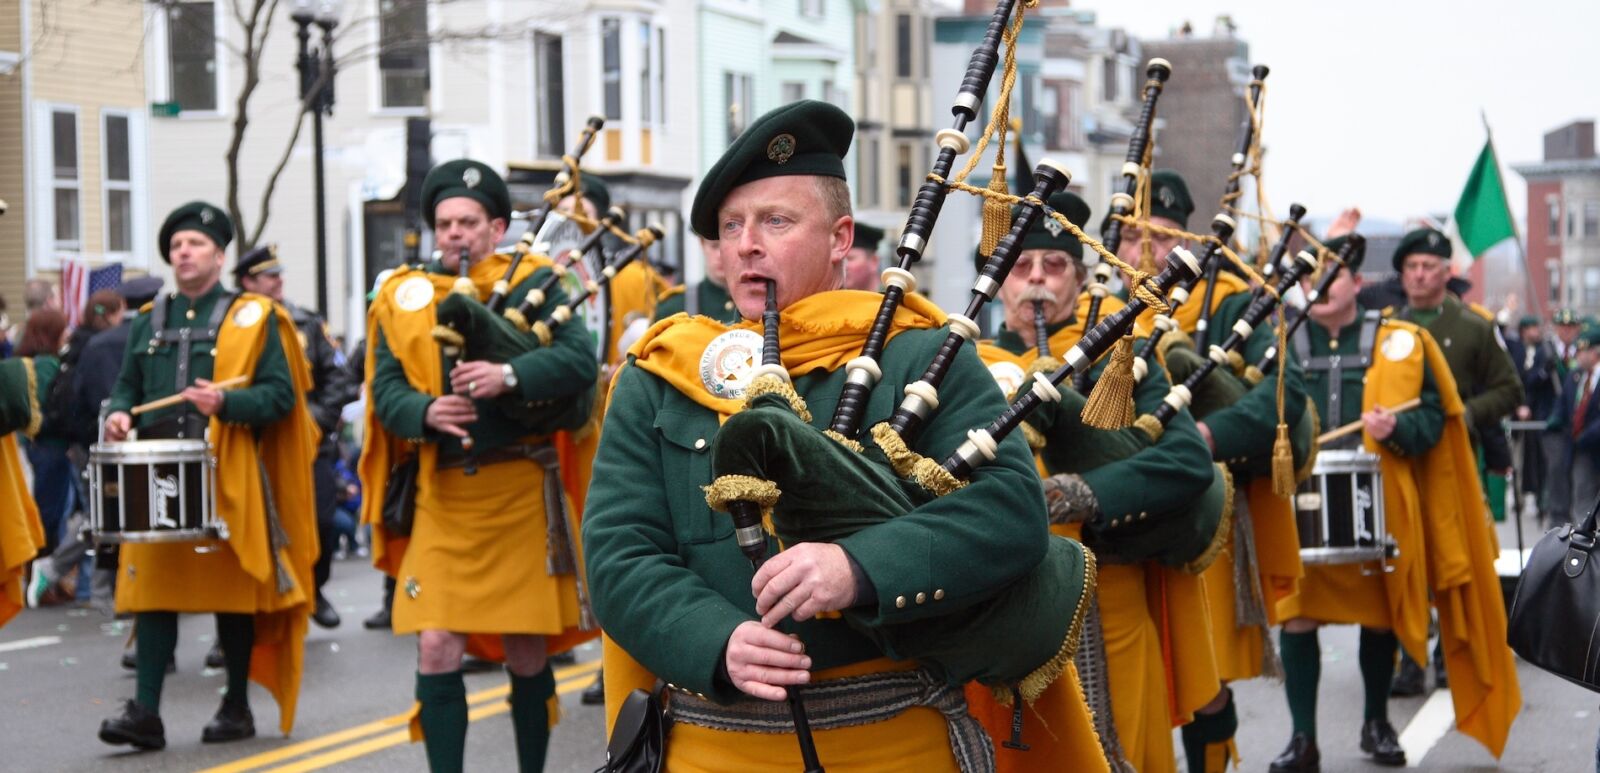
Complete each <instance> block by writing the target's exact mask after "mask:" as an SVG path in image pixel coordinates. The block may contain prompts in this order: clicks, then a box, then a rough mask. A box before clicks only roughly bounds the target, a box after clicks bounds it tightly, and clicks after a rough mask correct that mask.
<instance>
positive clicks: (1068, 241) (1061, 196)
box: [973, 191, 1090, 271]
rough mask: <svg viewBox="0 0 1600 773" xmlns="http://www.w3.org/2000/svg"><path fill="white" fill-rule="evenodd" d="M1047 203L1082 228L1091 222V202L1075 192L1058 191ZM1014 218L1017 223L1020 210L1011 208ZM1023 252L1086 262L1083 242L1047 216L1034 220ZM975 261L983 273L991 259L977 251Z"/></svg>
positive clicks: (1023, 238)
mask: <svg viewBox="0 0 1600 773" xmlns="http://www.w3.org/2000/svg"><path fill="white" fill-rule="evenodd" d="M1045 203H1046V204H1048V205H1049V206H1050V208H1051V209H1053V210H1055V211H1057V212H1060V213H1061V214H1063V215H1066V216H1067V219H1068V220H1071V221H1072V224H1073V225H1075V226H1077V227H1079V228H1083V227H1084V224H1085V223H1087V222H1089V214H1090V210H1089V202H1086V201H1084V200H1083V197H1082V196H1079V195H1078V194H1076V193H1073V192H1072V191H1057V192H1056V193H1054V194H1051V196H1050V198H1049V200H1048V201H1046V202H1045ZM1011 217H1012V219H1013V220H1014V219H1016V217H1017V208H1016V207H1012V208H1011ZM1019 250H1060V251H1062V252H1065V253H1067V254H1068V255H1071V256H1072V259H1073V260H1077V261H1082V260H1083V242H1080V241H1078V237H1076V236H1073V235H1072V232H1071V231H1068V230H1067V229H1066V228H1064V227H1062V225H1061V224H1060V223H1057V222H1056V220H1055V218H1053V217H1048V216H1045V215H1040V216H1039V219H1038V220H1035V221H1033V227H1032V228H1029V229H1028V232H1027V233H1026V234H1023V236H1022V244H1021V246H1020V247H1019ZM973 259H974V260H975V261H976V262H977V267H978V270H979V271H982V270H983V264H984V262H985V261H987V260H988V258H986V257H984V256H983V255H980V254H978V253H977V251H976V250H974V251H973Z"/></svg>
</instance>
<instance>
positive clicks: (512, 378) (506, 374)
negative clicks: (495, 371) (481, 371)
mask: <svg viewBox="0 0 1600 773" xmlns="http://www.w3.org/2000/svg"><path fill="white" fill-rule="evenodd" d="M500 376H501V381H503V382H505V385H506V389H516V388H517V371H516V370H514V369H513V368H512V367H511V364H510V363H506V364H505V365H501V366H500Z"/></svg>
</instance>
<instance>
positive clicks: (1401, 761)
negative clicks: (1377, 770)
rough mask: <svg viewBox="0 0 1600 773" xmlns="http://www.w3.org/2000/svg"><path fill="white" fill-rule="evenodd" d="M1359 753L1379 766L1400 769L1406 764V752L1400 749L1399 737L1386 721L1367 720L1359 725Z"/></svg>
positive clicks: (1392, 726)
mask: <svg viewBox="0 0 1600 773" xmlns="http://www.w3.org/2000/svg"><path fill="white" fill-rule="evenodd" d="M1361 751H1364V752H1366V753H1367V754H1368V755H1370V756H1371V757H1372V761H1373V762H1376V763H1378V764H1379V765H1387V766H1388V767H1391V768H1400V767H1405V764H1406V750H1405V749H1402V748H1400V736H1399V734H1398V733H1396V732H1395V731H1394V725H1391V724H1389V720H1387V719H1369V720H1367V721H1366V722H1363V723H1362V724H1361Z"/></svg>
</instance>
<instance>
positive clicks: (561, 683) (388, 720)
mask: <svg viewBox="0 0 1600 773" xmlns="http://www.w3.org/2000/svg"><path fill="white" fill-rule="evenodd" d="M599 670H600V662H599V661H591V662H589V663H581V664H578V665H575V666H568V667H566V668H559V669H556V672H555V676H556V680H557V683H558V687H557V689H556V692H557V693H558V694H561V695H565V694H567V693H569V692H571V691H573V690H576V689H579V688H581V687H587V686H588V685H589V682H590V680H589V679H587V678H585V677H588V676H589V675H591V674H593V673H595V672H597V671H599ZM510 693H511V685H510V684H509V683H508V684H502V685H498V686H495V687H490V688H486V689H483V690H479V691H477V692H475V693H471V694H469V695H467V704H468V705H469V706H478V705H479V704H484V703H489V704H490V705H489V706H485V707H480V708H474V709H472V710H470V711H469V712H468V714H467V717H468V720H469V721H470V720H476V719H478V718H479V717H480V716H491V715H492V714H498V713H501V712H503V711H506V710H507V708H508V707H507V706H506V704H504V703H494V701H496V700H498V699H502V698H505V697H506V696H507V695H510ZM496 707H498V710H496V711H493V712H491V713H488V714H479V713H477V712H479V711H481V710H483V709H485V708H490V709H492V708H496ZM410 716H411V712H409V711H407V712H404V713H401V714H394V715H392V716H387V717H384V718H382V719H378V720H374V721H372V722H368V723H366V724H363V725H357V726H355V727H350V728H346V729H344V730H338V731H335V732H332V733H328V734H326V735H321V736H317V737H316V738H311V739H307V740H305V741H301V742H299V743H296V744H291V745H289V746H285V747H283V748H281V749H273V750H272V751H268V752H262V753H261V754H256V755H253V756H250V757H245V758H243V759H239V760H234V761H233V762H229V763H226V764H223V765H219V766H217V767H214V768H207V769H206V770H204V771H201V773H245V771H251V770H256V769H258V768H262V767H264V766H267V765H271V764H272V763H275V762H282V761H284V760H289V759H293V758H295V757H299V756H301V755H303V754H310V753H311V752H315V751H319V750H322V749H326V748H328V747H330V746H338V745H339V744H342V743H346V742H349V741H353V740H356V739H358V738H363V737H365V736H369V735H373V734H374V733H380V732H382V731H384V730H392V729H393V728H397V727H398V728H402V729H401V730H399V731H398V733H390V734H388V735H384V736H380V737H379V738H378V739H373V740H383V739H387V738H389V737H390V736H398V737H399V738H400V740H402V741H403V740H406V738H407V737H408V733H409V730H408V729H406V724H407V720H408V719H409V718H410ZM373 740H368V741H366V742H364V743H361V744H355V745H353V746H351V747H348V748H351V749H354V748H361V747H366V746H369V745H371V744H372V743H373ZM394 743H398V741H396V742H394ZM394 743H386V744H383V745H380V746H375V747H372V748H370V749H367V750H366V751H363V752H361V754H368V753H371V752H372V751H376V750H377V749H382V748H386V747H388V746H393V745H394ZM344 751H345V749H338V750H335V751H334V752H330V753H329V754H338V753H341V752H344ZM321 756H327V755H319V757H318V758H320V757H321ZM352 756H359V755H352ZM318 758H312V759H318ZM340 759H349V757H341V758H340ZM309 761H310V760H306V762H309ZM337 761H339V760H331V761H329V762H326V763H323V764H324V765H330V764H333V762H337ZM301 769H302V768H294V767H291V768H282V770H301ZM307 769H309V768H307Z"/></svg>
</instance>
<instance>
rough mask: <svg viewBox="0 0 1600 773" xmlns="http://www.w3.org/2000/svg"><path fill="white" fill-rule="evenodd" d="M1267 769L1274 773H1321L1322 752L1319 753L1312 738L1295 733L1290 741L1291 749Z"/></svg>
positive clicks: (1284, 751)
mask: <svg viewBox="0 0 1600 773" xmlns="http://www.w3.org/2000/svg"><path fill="white" fill-rule="evenodd" d="M1267 769H1268V770H1270V771H1272V773H1320V771H1321V770H1322V752H1319V751H1317V742H1316V741H1315V740H1313V739H1312V738H1311V736H1308V735H1306V734H1305V733H1295V734H1294V737H1293V738H1290V739H1289V747H1288V748H1286V749H1284V750H1283V753H1282V754H1280V755H1278V758H1277V759H1275V760H1273V761H1272V765H1271V766H1269V767H1268V768H1267Z"/></svg>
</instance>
